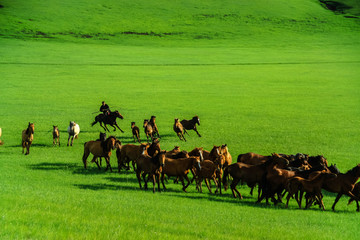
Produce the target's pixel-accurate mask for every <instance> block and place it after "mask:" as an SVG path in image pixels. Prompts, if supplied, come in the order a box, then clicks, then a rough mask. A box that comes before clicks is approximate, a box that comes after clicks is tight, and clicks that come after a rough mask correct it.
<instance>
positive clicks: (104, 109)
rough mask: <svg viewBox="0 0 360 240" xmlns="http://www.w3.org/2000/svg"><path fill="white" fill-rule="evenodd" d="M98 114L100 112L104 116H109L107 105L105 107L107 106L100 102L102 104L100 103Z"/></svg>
mask: <svg viewBox="0 0 360 240" xmlns="http://www.w3.org/2000/svg"><path fill="white" fill-rule="evenodd" d="M100 112H102V113H103V114H104V115H109V114H110V108H109V105H107V104H106V103H105V101H102V102H101V106H100Z"/></svg>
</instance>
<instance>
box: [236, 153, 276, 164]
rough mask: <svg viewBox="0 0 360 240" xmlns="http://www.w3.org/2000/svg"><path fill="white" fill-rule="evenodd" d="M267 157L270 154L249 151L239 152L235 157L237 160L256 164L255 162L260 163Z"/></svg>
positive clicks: (269, 157)
mask: <svg viewBox="0 0 360 240" xmlns="http://www.w3.org/2000/svg"><path fill="white" fill-rule="evenodd" d="M269 159H271V156H263V155H260V154H257V153H253V152H249V153H244V154H239V156H238V158H237V162H242V163H246V164H251V165H256V164H262V163H264V162H266V161H267V160H269Z"/></svg>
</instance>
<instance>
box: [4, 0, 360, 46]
mask: <svg viewBox="0 0 360 240" xmlns="http://www.w3.org/2000/svg"><path fill="white" fill-rule="evenodd" d="M323 2H327V4H328V5H326V4H325V3H321V2H319V1H317V0H305V1H304V0H294V1H291V3H289V2H288V1H285V0H277V1H268V0H256V1H228V0H225V1H216V0H211V1H206V2H203V1H201V2H199V1H193V0H186V1H166V0H160V1H156V2H153V1H143V0H135V1H97V0H90V1H85V0H80V1H77V2H76V3H74V2H72V1H56V0H54V1H46V2H42V1H41V2H39V1H33V0H29V1H6V0H5V1H1V5H2V6H3V7H2V8H1V9H0V13H1V15H0V21H1V26H0V36H2V37H5V38H55V39H66V40H72V41H76V40H77V39H86V40H89V39H95V40H103V41H106V40H107V41H114V42H123V41H125V40H126V39H127V38H129V37H130V39H131V40H133V39H134V38H135V39H139V38H140V39H143V40H147V41H149V40H154V39H156V40H159V39H160V38H161V39H165V40H163V41H166V40H172V39H182V40H184V39H190V40H193V39H207V40H209V39H210V40H211V39H216V40H228V41H229V42H234V41H235V42H236V43H240V44H249V43H251V42H254V41H255V42H256V41H260V40H269V39H272V40H273V41H271V42H272V43H273V44H275V43H276V41H278V42H282V41H288V43H289V44H291V42H293V41H295V42H298V41H299V42H302V41H304V40H305V41H309V40H314V39H315V38H316V37H319V41H324V40H325V38H326V37H325V36H324V35H326V36H327V37H329V35H330V36H332V37H334V38H336V36H337V37H340V36H338V35H339V34H344V35H343V36H342V37H341V40H342V41H351V40H354V39H357V38H356V36H352V34H348V32H349V30H351V31H352V32H359V31H358V30H359V20H358V19H357V18H356V19H353V18H352V19H346V18H345V17H344V14H345V15H346V16H348V15H349V13H352V12H354V14H353V15H351V16H355V15H358V13H359V8H358V3H357V2H356V1H337V2H344V4H348V5H345V6H349V7H348V8H345V10H343V11H342V12H341V13H344V14H340V15H336V14H334V12H333V11H331V10H328V9H327V8H326V7H324V6H334V3H333V1H323ZM329 2H331V3H329ZM331 4H332V5H331ZM336 6H338V5H336ZM329 8H330V9H334V10H335V11H336V9H339V7H338V8H336V7H329ZM342 9H343V8H342ZM339 11H340V10H338V11H337V13H338V12H339ZM344 11H345V12H344ZM135 42H136V41H135Z"/></svg>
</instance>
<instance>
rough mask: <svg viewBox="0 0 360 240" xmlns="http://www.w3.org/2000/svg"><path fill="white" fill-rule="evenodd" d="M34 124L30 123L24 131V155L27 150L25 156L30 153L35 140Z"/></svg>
mask: <svg viewBox="0 0 360 240" xmlns="http://www.w3.org/2000/svg"><path fill="white" fill-rule="evenodd" d="M34 130H35V127H34V123H30V122H29V125H28V127H27V129H25V130H23V131H22V141H21V145H22V153H24V149H25V148H26V153H25V155H28V154H29V153H30V146H31V144H32V141H33V140H34Z"/></svg>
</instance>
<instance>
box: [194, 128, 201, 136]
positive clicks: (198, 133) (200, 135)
mask: <svg viewBox="0 0 360 240" xmlns="http://www.w3.org/2000/svg"><path fill="white" fill-rule="evenodd" d="M194 130H195V132H196V133H197V135H198V136H199V137H201V135H200V133H199V132H198V130H197V129H196V127H195V128H194Z"/></svg>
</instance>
